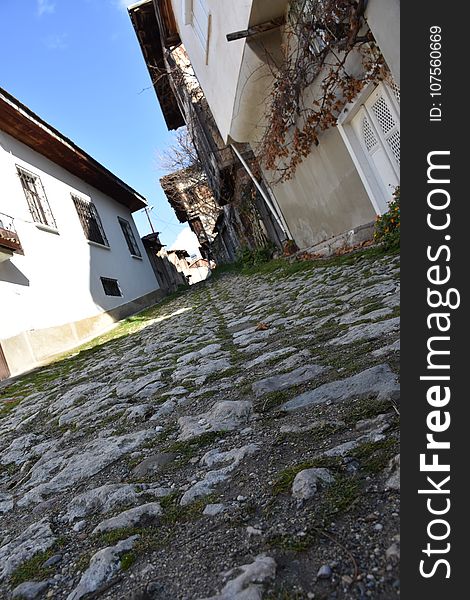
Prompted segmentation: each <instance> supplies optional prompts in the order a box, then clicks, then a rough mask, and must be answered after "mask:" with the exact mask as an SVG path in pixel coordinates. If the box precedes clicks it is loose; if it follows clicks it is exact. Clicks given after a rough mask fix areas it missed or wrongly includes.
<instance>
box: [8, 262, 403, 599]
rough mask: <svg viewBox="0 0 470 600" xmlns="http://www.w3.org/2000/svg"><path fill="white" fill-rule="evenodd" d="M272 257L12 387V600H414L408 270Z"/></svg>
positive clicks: (133, 321)
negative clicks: (402, 477)
mask: <svg viewBox="0 0 470 600" xmlns="http://www.w3.org/2000/svg"><path fill="white" fill-rule="evenodd" d="M279 262H280V261H279ZM272 264H273V265H275V266H277V268H274V267H273V268H272V269H269V268H268V267H267V268H265V269H264V271H262V272H260V273H257V274H251V275H247V274H243V273H239V272H235V271H234V272H228V273H225V274H222V275H219V276H214V277H213V278H211V279H210V280H209V281H207V282H204V283H201V284H198V285H196V286H194V287H193V288H191V289H189V290H187V291H185V292H183V293H182V294H180V295H178V296H176V297H170V298H169V299H167V300H165V301H163V302H161V303H160V304H157V305H156V306H154V307H153V308H150V309H148V310H146V311H145V312H143V313H140V314H138V315H135V316H134V317H131V318H129V319H127V320H126V321H123V322H122V323H120V324H119V325H118V326H117V327H116V328H115V329H113V330H112V331H110V332H108V333H107V334H105V335H104V336H102V337H101V338H99V339H98V340H94V341H93V342H91V343H88V344H86V345H85V346H84V347H82V348H81V349H80V352H75V353H74V354H72V355H70V356H68V357H66V358H65V359H63V360H62V361H59V362H55V363H53V364H51V365H50V366H48V367H45V368H43V369H40V370H37V371H35V372H32V373H30V374H27V375H24V376H22V377H20V378H17V379H16V380H14V381H10V382H8V383H7V382H5V384H3V386H2V387H1V388H0V402H1V403H0V424H1V430H2V437H1V441H0V449H1V454H0V518H1V522H2V527H1V531H2V533H1V538H0V597H1V598H5V599H7V598H11V597H13V598H14V597H21V598H23V597H24V598H54V599H60V600H62V599H64V600H65V599H66V600H79V599H81V598H86V599H90V598H98V597H99V598H107V599H122V600H129V599H132V600H146V599H149V600H150V599H165V600H202V599H206V600H209V599H210V600H232V599H233V600H261V599H266V600H270V599H271V600H289V599H299V600H304V599H305V600H307V599H315V600H320V599H325V600H326V599H330V598H336V599H341V600H346V599H360V598H373V599H374V600H381V599H390V598H393V597H398V595H399V579H398V560H399V535H398V534H399V459H398V451H399V441H398V435H399V433H398V425H399V405H398V401H399V385H398V376H397V373H398V360H399V358H398V357H399V341H398V336H399V258H398V256H397V255H394V254H391V255H386V254H385V255H383V254H382V255H378V256H377V252H375V255H374V251H372V252H370V251H369V253H368V252H367V251H366V252H362V253H358V254H356V255H351V256H349V257H343V258H337V259H333V260H330V261H325V262H323V263H321V262H319V263H312V262H310V263H309V262H307V261H305V262H292V263H289V262H285V263H283V265H284V266H278V265H277V263H272ZM13 590H14V591H13ZM27 594H29V595H27Z"/></svg>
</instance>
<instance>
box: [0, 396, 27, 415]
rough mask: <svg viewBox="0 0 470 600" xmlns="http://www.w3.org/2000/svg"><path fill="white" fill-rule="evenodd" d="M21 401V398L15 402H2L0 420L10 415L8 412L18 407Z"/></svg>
mask: <svg viewBox="0 0 470 600" xmlns="http://www.w3.org/2000/svg"><path fill="white" fill-rule="evenodd" d="M21 400H22V398H18V399H16V400H8V401H7V402H5V401H3V402H2V404H1V408H0V419H1V418H2V417H6V416H7V415H8V414H10V412H11V411H12V410H13V409H14V408H16V407H17V406H18V404H19V403H20V402H21Z"/></svg>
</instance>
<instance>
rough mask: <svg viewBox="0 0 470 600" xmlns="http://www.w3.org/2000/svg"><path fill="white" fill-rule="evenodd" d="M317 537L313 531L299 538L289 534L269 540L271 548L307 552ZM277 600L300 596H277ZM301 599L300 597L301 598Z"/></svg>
mask: <svg viewBox="0 0 470 600" xmlns="http://www.w3.org/2000/svg"><path fill="white" fill-rule="evenodd" d="M316 539H317V536H316V534H315V533H314V532H312V531H307V532H305V535H303V536H298V535H292V534H289V533H284V534H280V535H274V536H272V537H271V538H269V539H268V544H269V546H271V547H275V548H279V549H280V550H284V551H285V552H305V551H306V550H308V549H309V548H311V547H312V546H313V544H314V543H315V541H316ZM268 597H269V596H268ZM275 597H276V598H279V597H280V598H297V597H298V596H275ZM299 597H300V596H299Z"/></svg>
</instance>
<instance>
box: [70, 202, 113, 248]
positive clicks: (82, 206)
mask: <svg viewBox="0 0 470 600" xmlns="http://www.w3.org/2000/svg"><path fill="white" fill-rule="evenodd" d="M72 200H73V203H74V204H75V208H76V209H77V213H78V218H79V219H80V223H81V224H82V228H83V233H84V234H85V236H86V238H87V239H88V240H90V241H91V242H96V243H97V244H101V245H102V246H109V243H108V239H107V237H106V234H105V232H104V229H103V224H102V223H101V219H100V216H99V214H98V211H97V210H96V207H95V205H94V204H93V202H89V201H87V200H83V198H79V197H78V196H74V195H73V194H72Z"/></svg>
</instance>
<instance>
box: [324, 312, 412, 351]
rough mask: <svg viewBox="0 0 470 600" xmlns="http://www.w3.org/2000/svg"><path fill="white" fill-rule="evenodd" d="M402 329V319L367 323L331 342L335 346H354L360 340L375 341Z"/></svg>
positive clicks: (355, 327) (351, 329) (353, 328)
mask: <svg viewBox="0 0 470 600" xmlns="http://www.w3.org/2000/svg"><path fill="white" fill-rule="evenodd" d="M399 329H400V318H399V317H395V318H394V319H388V320H387V321H379V322H378V323H365V324H362V325H355V326H354V327H351V328H350V329H349V331H347V332H346V333H345V334H344V335H341V336H339V337H337V338H335V339H333V340H331V342H329V343H330V344H333V345H335V346H338V345H342V346H344V345H345V344H353V343H354V342H357V341H358V340H373V339H375V338H378V337H382V336H384V335H387V334H388V333H392V332H394V331H398V330H399Z"/></svg>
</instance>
